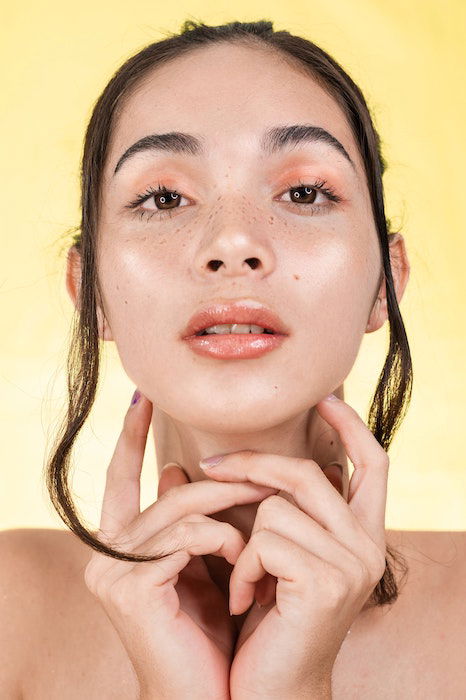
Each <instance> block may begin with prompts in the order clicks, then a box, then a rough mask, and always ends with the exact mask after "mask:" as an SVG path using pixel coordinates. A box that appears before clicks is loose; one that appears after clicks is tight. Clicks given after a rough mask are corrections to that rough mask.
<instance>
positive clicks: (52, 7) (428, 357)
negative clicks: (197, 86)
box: [0, 0, 466, 530]
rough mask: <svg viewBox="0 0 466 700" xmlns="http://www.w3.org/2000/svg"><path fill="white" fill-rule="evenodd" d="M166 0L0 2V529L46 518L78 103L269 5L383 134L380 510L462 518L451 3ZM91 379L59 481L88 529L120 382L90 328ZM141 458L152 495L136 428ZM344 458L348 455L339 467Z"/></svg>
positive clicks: (422, 521)
mask: <svg viewBox="0 0 466 700" xmlns="http://www.w3.org/2000/svg"><path fill="white" fill-rule="evenodd" d="M234 9H235V12H234V14H230V13H229V11H227V6H226V4H225V3H224V6H223V8H222V4H221V3H220V4H219V3H215V4H214V3H212V5H210V4H209V3H208V2H191V1H190V2H184V1H183V0H181V1H180V2H178V3H176V4H175V5H173V6H171V5H170V4H168V5H167V4H166V3H163V4H162V3H158V2H145V1H142V0H135V1H134V2H132V3H127V2H122V0H113V2H112V3H109V2H106V1H103V2H100V3H95V2H90V1H89V0H81V2H80V3H79V4H74V5H73V4H72V5H70V4H63V3H62V2H53V1H51V0H48V1H47V0H45V1H43V2H41V1H37V0H36V1H34V2H32V0H29V2H25V3H19V4H13V3H9V4H8V6H5V7H4V8H3V11H2V16H3V17H2V27H3V28H2V30H1V42H0V51H1V54H2V59H1V63H0V65H1V67H2V68H1V71H2V78H1V102H2V109H1V113H0V121H1V139H2V153H3V157H2V165H1V188H0V196H1V200H2V202H1V211H2V226H1V233H0V236H1V238H0V240H1V256H0V300H1V317H2V333H1V344H0V356H1V371H0V387H1V398H2V401H1V408H0V411H1V421H0V431H1V433H0V445H1V448H2V459H1V472H0V479H1V482H0V483H1V487H0V529H6V528H17V527H54V528H55V527H58V528H64V527H65V526H64V524H63V522H62V521H61V520H60V518H59V516H58V515H57V514H56V513H55V511H54V509H53V507H52V505H51V504H50V502H49V500H48V494H47V492H46V489H45V485H44V481H43V476H42V470H43V466H44V460H45V457H46V455H47V451H48V449H49V447H50V445H51V441H52V439H53V438H54V436H55V429H56V427H57V426H58V424H59V421H60V420H61V418H62V416H63V411H64V408H65V399H66V375H65V367H66V351H67V345H68V337H69V329H70V322H71V317H72V312H73V307H72V304H71V301H70V299H69V297H68V294H67V292H66V287H65V265H66V251H67V248H68V246H69V245H71V234H68V235H67V231H70V230H71V229H72V227H73V226H76V225H78V224H79V220H80V214H79V165H80V156H81V151H82V144H83V138H84V132H85V128H86V125H87V121H88V119H89V117H90V114H91V110H92V106H93V104H94V102H95V100H96V99H97V97H98V96H99V95H100V93H101V91H102V90H103V88H104V86H105V84H106V83H107V81H108V80H109V79H110V77H111V75H112V74H113V72H114V71H115V70H116V69H117V68H118V67H119V66H120V65H121V63H122V62H123V61H124V60H125V59H126V58H128V57H129V56H130V55H132V54H133V53H135V52H136V51H137V50H139V49H140V48H142V47H143V46H144V45H146V44H149V43H151V42H153V41H157V40H159V39H161V38H163V36H164V33H165V32H169V31H173V32H176V31H178V30H179V29H180V27H181V24H182V22H183V21H184V20H186V19H196V20H202V21H204V22H206V23H207V24H222V23H224V22H228V21H233V20H241V21H255V20H259V19H268V20H272V21H273V23H274V28H275V29H287V30H289V31H290V32H292V33H296V34H300V35H303V36H305V37H306V38H309V39H311V40H313V41H315V42H316V43H317V44H318V45H320V46H321V47H322V48H324V49H325V50H327V51H328V52H329V53H330V54H331V55H332V56H333V57H334V58H335V59H336V60H337V61H338V62H340V63H341V64H342V66H343V67H344V68H345V69H346V70H347V71H348V72H349V74H350V75H351V76H352V77H353V78H354V80H355V81H356V83H357V84H358V85H359V86H360V87H361V89H362V90H363V92H364V94H365V96H366V99H367V101H368V103H369V107H370V109H371V111H372V114H373V117H374V119H375V124H376V128H378V130H379V133H380V135H381V138H382V142H383V147H384V148H383V153H384V156H385V158H386V160H387V163H388V169H387V172H386V174H385V176H384V183H385V190H386V212H387V216H388V217H389V218H390V219H391V221H392V228H393V230H400V231H401V233H402V234H403V235H404V237H405V241H406V247H407V251H408V256H409V259H410V263H411V276H410V280H409V283H408V287H407V289H406V291H405V295H404V297H403V299H402V301H401V306H400V308H401V313H402V315H403V319H404V322H405V326H406V330H407V334H408V339H409V342H410V347H411V352H412V358H413V367H414V386H413V396H412V401H411V405H410V408H409V411H408V415H407V417H406V418H405V420H404V422H403V424H402V426H401V428H400V430H399V431H398V433H397V435H396V437H395V439H394V441H393V443H392V446H391V448H390V450H389V456H390V475H389V482H388V500H387V517H386V525H387V528H390V529H406V530H465V529H466V458H465V455H464V452H463V445H462V442H461V441H462V437H461V436H462V435H464V425H465V423H466V410H465V393H466V392H465V388H466V386H465V384H466V383H465V370H464V366H465V358H466V342H465V341H466V329H465V301H466V293H465V277H466V275H465V272H464V266H465V262H464V261H465V259H466V225H465V224H466V222H465V215H464V211H465V207H464V203H465V189H464V188H465V178H464V163H465V162H466V148H465V143H466V140H465V138H464V124H465V123H466V99H465V90H464V73H465V58H466V42H465V41H464V27H465V26H466V4H465V3H464V2H463V1H462V0H457V1H455V0H446V1H444V2H443V3H441V4H439V3H438V2H435V1H434V0H410V2H409V3H406V2H405V0H373V1H372V2H369V1H365V0H333V2H332V3H325V4H323V3H317V2H309V0H303V1H301V2H297V1H296V0H294V1H290V0H287V1H286V2H284V1H280V2H267V3H266V2H258V1H254V0H253V1H252V2H251V1H248V2H243V1H241V0H240V1H238V2H236V3H235V7H234ZM388 330H389V327H388V322H386V323H385V326H384V327H383V328H382V329H380V330H379V331H377V332H375V333H371V334H366V335H365V337H364V340H363V343H362V346H361V350H360V353H359V357H358V360H357V362H356V364H355V366H354V369H353V371H352V373H351V374H350V376H349V378H348V380H347V381H346V383H345V400H346V401H347V402H348V403H349V404H350V405H352V406H353V407H354V408H355V409H356V410H357V411H358V413H359V414H360V415H361V417H362V418H363V419H364V420H366V418H367V412H368V408H369V401H370V397H371V395H372V392H373V390H374V388H375V386H376V383H377V379H378V375H379V373H380V371H381V369H382V366H383V362H384V358H385V355H386V351H387V348H388ZM105 348H106V349H105V352H104V359H103V365H102V367H101V379H100V388H99V391H98V395H97V399H96V403H95V404H94V408H93V410H92V413H91V416H90V418H89V419H88V421H87V422H86V425H85V427H84V428H83V430H82V431H81V433H80V436H79V438H78V440H77V443H76V446H75V449H74V452H73V463H74V465H75V469H74V476H73V481H72V484H73V489H74V493H75V501H76V503H77V506H78V508H79V510H80V511H81V513H82V514H83V516H84V517H85V519H86V520H87V522H88V524H90V525H92V526H95V527H97V526H98V523H99V518H100V505H101V499H102V494H103V489H104V484H105V474H106V470H107V467H108V464H109V461H110V459H111V456H112V453H113V450H114V448H115V445H116V441H117V439H118V436H119V433H120V431H121V428H122V423H123V417H124V414H125V412H126V410H127V406H128V404H129V401H130V398H131V395H132V392H133V390H134V388H135V387H134V386H133V385H132V384H131V382H130V381H129V379H128V378H127V376H126V375H125V373H124V370H123V369H122V367H121V365H120V360H119V358H118V355H117V352H116V349H115V347H114V344H113V343H105ZM147 445H148V447H147V450H146V456H145V460H144V467H143V473H142V490H141V494H142V499H141V500H142V503H141V507H142V508H145V507H147V506H148V505H149V504H150V503H152V502H153V501H154V500H155V498H156V495H157V469H156V461H155V453H154V447H153V438H152V433H150V435H149V437H148V443H147ZM351 473H352V466H351V464H350V474H351Z"/></svg>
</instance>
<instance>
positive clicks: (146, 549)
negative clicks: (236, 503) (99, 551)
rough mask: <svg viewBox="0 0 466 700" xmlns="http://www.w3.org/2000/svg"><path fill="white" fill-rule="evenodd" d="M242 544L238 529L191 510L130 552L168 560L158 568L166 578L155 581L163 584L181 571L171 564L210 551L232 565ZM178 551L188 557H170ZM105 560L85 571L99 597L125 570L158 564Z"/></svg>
mask: <svg viewBox="0 0 466 700" xmlns="http://www.w3.org/2000/svg"><path fill="white" fill-rule="evenodd" d="M245 545H246V542H245V540H244V537H243V535H242V533H241V532H240V530H238V529H237V528H235V527H234V526H233V525H231V524H230V523H225V522H223V521H217V520H214V519H213V518H208V517H207V516H205V515H202V514H200V513H195V514H192V515H189V516H187V517H186V518H182V519H181V520H178V521H177V522H175V523H173V524H172V525H170V526H169V527H166V528H164V529H163V530H161V531H160V532H157V533H156V534H155V535H153V536H152V537H149V538H148V539H147V540H146V541H145V542H143V543H142V544H141V545H140V546H138V547H137V548H134V549H133V550H132V552H133V553H135V554H139V555H145V556H159V557H161V558H160V562H161V563H162V564H163V562H166V561H168V560H170V562H171V563H169V564H167V565H166V568H165V565H163V567H162V568H163V570H164V571H166V572H169V573H170V577H169V578H166V579H163V580H162V579H158V580H159V583H160V584H163V583H167V581H169V579H170V578H172V577H173V576H175V575H176V574H177V573H178V572H179V571H180V570H181V569H180V568H178V569H176V571H175V570H173V565H174V564H176V563H177V562H179V563H180V565H181V564H182V566H181V568H185V567H186V566H187V565H188V564H189V560H190V559H191V558H192V557H198V556H201V555H203V554H212V555H214V556H218V557H224V558H225V559H226V560H227V561H228V562H229V563H230V564H233V565H234V564H235V563H236V561H237V559H238V556H239V554H240V553H241V552H242V550H243V549H244V547H245ZM180 552H185V553H187V554H189V555H190V556H189V559H186V558H183V557H182V556H180V557H179V558H177V557H175V559H173V560H171V559H170V557H172V556H174V555H176V554H177V553H180ZM107 559H108V558H107V557H102V558H101V559H99V560H97V559H96V560H95V561H94V563H93V564H92V566H90V567H89V570H88V571H87V578H86V583H87V585H88V587H89V588H90V589H91V590H93V592H94V591H95V594H96V595H98V596H99V597H103V596H105V592H106V591H108V590H109V589H110V588H111V587H112V586H113V584H114V583H115V582H116V581H117V580H118V579H119V578H120V577H122V576H124V575H126V574H127V573H128V572H129V571H134V573H135V574H136V573H137V572H138V571H141V570H143V571H145V572H147V568H148V567H153V566H154V565H155V566H157V564H158V561H157V560H155V561H151V562H138V563H133V562H128V561H120V560H116V561H114V562H112V563H111V564H110V565H109V564H108V563H107V561H106V560H107Z"/></svg>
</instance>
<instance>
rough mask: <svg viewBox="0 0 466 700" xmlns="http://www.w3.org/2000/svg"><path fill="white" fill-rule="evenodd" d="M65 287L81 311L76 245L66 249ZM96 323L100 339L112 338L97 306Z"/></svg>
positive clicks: (79, 266) (79, 271)
mask: <svg viewBox="0 0 466 700" xmlns="http://www.w3.org/2000/svg"><path fill="white" fill-rule="evenodd" d="M66 289H67V291H68V294H69V295H70V298H71V301H72V302H73V304H74V306H75V308H76V309H77V311H78V312H79V313H80V312H81V254H80V252H79V250H78V249H77V248H76V246H72V247H71V248H70V249H69V251H68V256H67V265H66ZM97 324H98V329H99V338H100V339H101V340H113V336H112V332H111V330H110V327H109V325H108V323H107V319H106V318H105V315H104V314H103V312H102V309H101V308H100V307H99V306H97Z"/></svg>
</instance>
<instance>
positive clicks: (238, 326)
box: [204, 323, 265, 335]
mask: <svg viewBox="0 0 466 700" xmlns="http://www.w3.org/2000/svg"><path fill="white" fill-rule="evenodd" d="M204 332H205V333H209V334H211V333H218V334H222V335H223V334H227V333H265V328H261V326H254V325H253V324H244V323H224V324H221V325H218V326H209V328H206V329H205V331H204Z"/></svg>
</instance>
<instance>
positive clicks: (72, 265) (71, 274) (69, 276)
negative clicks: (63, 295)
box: [66, 245, 81, 311]
mask: <svg viewBox="0 0 466 700" xmlns="http://www.w3.org/2000/svg"><path fill="white" fill-rule="evenodd" d="M66 289H67V291H68V294H69V296H70V299H71V301H72V302H73V305H74V306H75V307H76V309H77V310H78V311H80V310H81V308H80V290H81V255H80V253H79V251H78V249H77V248H76V246H74V245H73V246H71V248H70V249H69V250H68V255H67V260H66Z"/></svg>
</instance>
